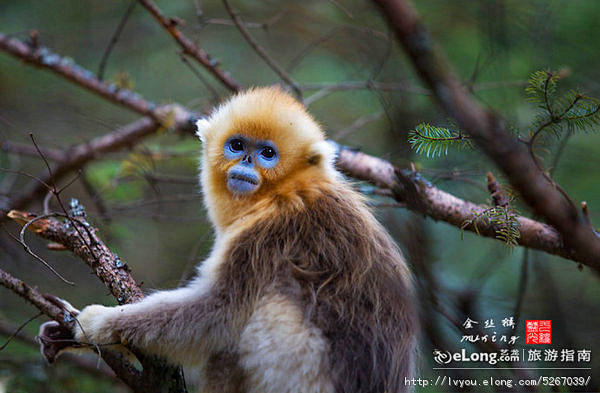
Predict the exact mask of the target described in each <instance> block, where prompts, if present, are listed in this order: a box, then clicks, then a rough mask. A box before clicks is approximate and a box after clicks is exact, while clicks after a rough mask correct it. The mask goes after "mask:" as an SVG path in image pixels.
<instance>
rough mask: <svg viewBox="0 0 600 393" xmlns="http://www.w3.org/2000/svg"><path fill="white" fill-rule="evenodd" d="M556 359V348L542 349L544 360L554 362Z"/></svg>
mask: <svg viewBox="0 0 600 393" xmlns="http://www.w3.org/2000/svg"><path fill="white" fill-rule="evenodd" d="M556 359H558V350H556V349H545V350H544V361H545V362H555V361H556Z"/></svg>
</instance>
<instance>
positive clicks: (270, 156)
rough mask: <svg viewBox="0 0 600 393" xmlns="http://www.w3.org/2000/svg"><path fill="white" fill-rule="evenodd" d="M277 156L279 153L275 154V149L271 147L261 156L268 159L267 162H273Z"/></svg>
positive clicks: (264, 149)
mask: <svg viewBox="0 0 600 393" xmlns="http://www.w3.org/2000/svg"><path fill="white" fill-rule="evenodd" d="M276 154H277V153H276V152H275V149H273V148H272V147H270V146H267V147H265V148H263V149H262V150H261V151H260V155H261V156H263V157H264V158H266V159H267V160H272V159H273V158H274V157H275V155H276Z"/></svg>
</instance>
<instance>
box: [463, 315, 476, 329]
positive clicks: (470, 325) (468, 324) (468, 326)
mask: <svg viewBox="0 0 600 393" xmlns="http://www.w3.org/2000/svg"><path fill="white" fill-rule="evenodd" d="M473 324H479V322H477V321H474V320H472V319H471V318H468V317H467V320H466V321H465V322H464V323H463V326H464V327H465V329H472V328H473Z"/></svg>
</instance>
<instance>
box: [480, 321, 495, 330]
mask: <svg viewBox="0 0 600 393" xmlns="http://www.w3.org/2000/svg"><path fill="white" fill-rule="evenodd" d="M495 327H496V325H494V320H493V319H486V320H485V321H484V323H483V328H484V329H491V328H495Z"/></svg>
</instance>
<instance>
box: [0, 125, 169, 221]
mask: <svg viewBox="0 0 600 393" xmlns="http://www.w3.org/2000/svg"><path fill="white" fill-rule="evenodd" d="M159 127H160V125H159V124H158V123H156V122H155V121H154V120H153V119H151V118H149V117H143V118H141V119H139V120H137V121H135V122H133V123H130V124H128V125H126V126H125V127H123V128H120V129H118V130H116V131H114V132H111V133H108V134H106V135H103V136H100V137H97V138H94V139H92V140H91V141H89V142H86V143H81V144H79V145H75V146H73V147H71V148H70V149H68V150H67V153H65V154H63V157H64V158H63V159H62V160H61V161H59V162H57V163H56V165H55V166H54V168H52V174H53V177H54V181H55V182H58V181H60V179H62V178H64V177H65V175H67V174H69V173H70V172H71V171H73V170H76V169H79V168H81V167H82V166H84V165H85V164H87V163H88V162H90V161H92V160H94V159H97V158H98V157H101V156H103V155H105V154H106V153H110V152H113V151H117V150H119V149H122V148H125V147H130V146H133V145H135V144H136V143H137V142H139V141H140V140H141V139H143V138H144V137H146V136H148V135H151V134H154V133H155V132H156V130H158V129H159ZM39 179H40V180H41V181H43V182H45V183H48V182H49V181H50V180H51V179H50V174H49V173H48V172H43V173H40V175H39ZM45 192H46V187H45V186H44V184H43V183H41V182H32V183H31V184H30V185H29V186H28V187H26V188H25V189H24V190H23V191H22V192H21V193H20V194H19V195H18V196H17V197H15V198H14V199H11V200H9V201H8V202H4V204H3V205H0V212H4V213H6V212H7V211H8V210H10V209H22V208H24V207H25V206H26V205H27V204H28V203H30V202H31V201H33V200H36V199H37V198H40V197H41V196H42V195H43V194H44V193H45ZM2 216H4V214H3V215H2ZM0 219H1V218H0Z"/></svg>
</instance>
